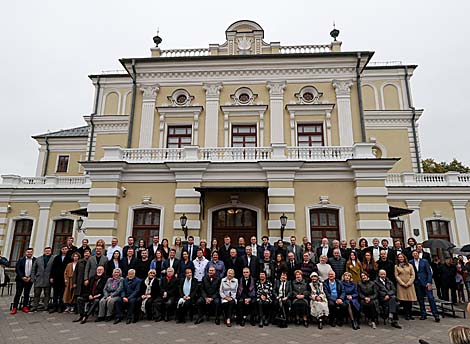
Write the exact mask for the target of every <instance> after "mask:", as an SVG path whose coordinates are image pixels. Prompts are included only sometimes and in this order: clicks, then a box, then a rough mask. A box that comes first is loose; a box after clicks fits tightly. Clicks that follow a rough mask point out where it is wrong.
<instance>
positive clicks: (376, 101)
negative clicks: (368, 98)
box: [362, 82, 380, 110]
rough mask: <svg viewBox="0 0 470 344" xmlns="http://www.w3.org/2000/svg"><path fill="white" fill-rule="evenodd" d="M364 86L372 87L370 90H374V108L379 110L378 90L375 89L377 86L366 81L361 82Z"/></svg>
mask: <svg viewBox="0 0 470 344" xmlns="http://www.w3.org/2000/svg"><path fill="white" fill-rule="evenodd" d="M364 86H370V87H372V90H373V91H374V99H375V110H379V108H380V103H379V92H378V91H377V87H375V85H373V84H369V83H367V82H366V83H363V84H362V87H364Z"/></svg>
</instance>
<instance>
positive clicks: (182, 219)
mask: <svg viewBox="0 0 470 344" xmlns="http://www.w3.org/2000/svg"><path fill="white" fill-rule="evenodd" d="M187 222H188V218H187V217H186V215H184V214H183V215H181V217H180V224H181V229H182V230H183V232H184V239H185V240H188V226H186V223H187Z"/></svg>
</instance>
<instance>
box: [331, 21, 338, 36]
mask: <svg viewBox="0 0 470 344" xmlns="http://www.w3.org/2000/svg"><path fill="white" fill-rule="evenodd" d="M330 36H331V37H333V40H334V41H336V38H338V36H339V30H338V29H337V28H336V25H335V22H333V30H331V31H330Z"/></svg>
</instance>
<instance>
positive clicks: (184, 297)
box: [176, 267, 199, 323]
mask: <svg viewBox="0 0 470 344" xmlns="http://www.w3.org/2000/svg"><path fill="white" fill-rule="evenodd" d="M184 274H185V278H184V279H183V280H182V281H180V284H179V297H180V298H179V300H178V304H177V308H176V323H185V322H186V315H187V313H188V312H189V313H191V312H192V309H193V307H194V305H195V304H196V300H197V291H198V288H199V286H198V284H197V280H196V279H195V278H193V270H192V269H191V268H190V267H187V268H186V269H185V270H184ZM190 317H192V313H191V314H190Z"/></svg>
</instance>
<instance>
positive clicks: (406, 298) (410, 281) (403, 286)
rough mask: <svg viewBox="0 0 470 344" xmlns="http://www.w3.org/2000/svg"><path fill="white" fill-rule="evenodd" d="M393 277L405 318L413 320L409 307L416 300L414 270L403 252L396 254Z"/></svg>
mask: <svg viewBox="0 0 470 344" xmlns="http://www.w3.org/2000/svg"><path fill="white" fill-rule="evenodd" d="M395 278H396V281H397V299H398V300H399V301H400V304H401V305H403V309H404V311H405V320H414V318H413V316H412V315H411V307H412V305H413V302H414V301H416V300H417V297H416V291H415V288H414V281H415V270H414V269H413V267H412V266H411V264H410V263H408V259H407V258H406V256H405V255H404V254H403V253H399V254H398V255H397V264H396V265H395Z"/></svg>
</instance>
